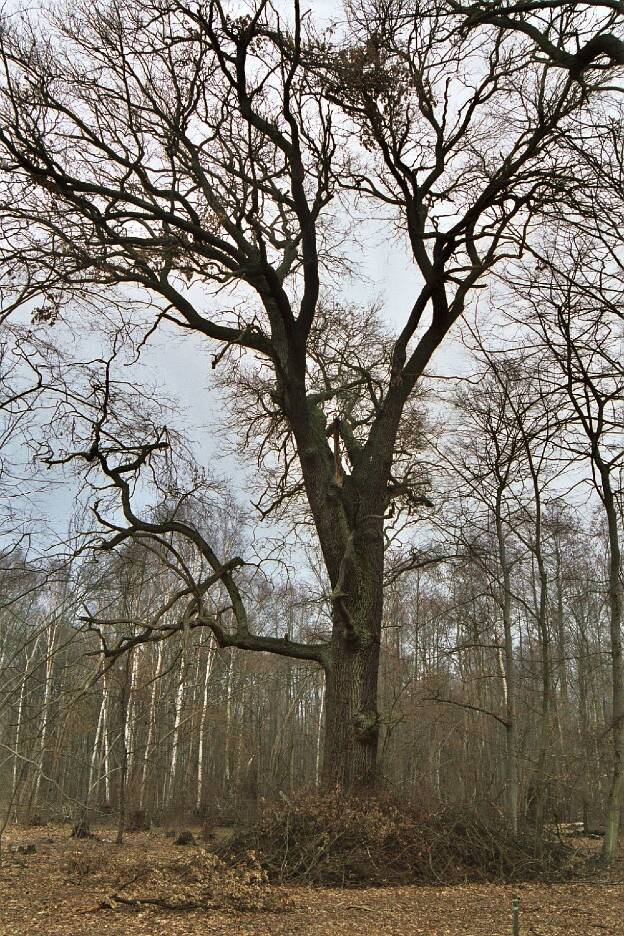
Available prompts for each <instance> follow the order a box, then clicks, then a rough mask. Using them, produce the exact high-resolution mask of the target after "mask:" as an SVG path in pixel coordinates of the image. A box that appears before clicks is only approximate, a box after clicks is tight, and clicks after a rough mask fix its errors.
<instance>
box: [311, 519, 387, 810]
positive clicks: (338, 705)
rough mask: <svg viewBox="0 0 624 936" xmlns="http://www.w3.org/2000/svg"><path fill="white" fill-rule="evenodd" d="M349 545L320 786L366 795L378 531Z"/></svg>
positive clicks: (375, 667) (336, 615)
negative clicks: (350, 550)
mask: <svg viewBox="0 0 624 936" xmlns="http://www.w3.org/2000/svg"><path fill="white" fill-rule="evenodd" d="M370 526H371V527H373V529H372V531H371V532H372V534H373V535H372V536H370V535H369V536H366V537H365V536H361V537H360V540H361V541H360V542H359V543H356V542H354V543H353V547H352V556H351V559H350V565H351V572H350V574H345V576H344V584H343V583H342V582H341V583H339V585H338V587H335V588H334V612H333V632H332V640H331V653H330V655H329V660H328V663H327V665H326V690H325V750H324V757H323V776H322V785H323V787H325V788H326V789H329V788H336V787H339V788H340V789H341V790H342V791H343V792H350V791H353V790H371V789H373V788H374V787H375V785H376V781H377V749H378V741H379V715H378V712H377V683H378V675H379V648H380V639H381V619H382V609H383V539H382V536H381V526H379V527H378V526H377V524H370Z"/></svg>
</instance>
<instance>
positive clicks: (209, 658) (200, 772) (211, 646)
mask: <svg viewBox="0 0 624 936" xmlns="http://www.w3.org/2000/svg"><path fill="white" fill-rule="evenodd" d="M214 656H215V643H214V640H213V639H212V636H210V635H209V636H208V652H207V655H206V668H205V670H204V687H203V693H202V704H201V714H200V717H199V743H198V747H197V792H196V796H195V808H196V810H197V812H200V810H201V808H202V805H203V797H204V734H205V731H206V715H207V712H208V686H209V683H210V674H211V673H212V664H213V662H214Z"/></svg>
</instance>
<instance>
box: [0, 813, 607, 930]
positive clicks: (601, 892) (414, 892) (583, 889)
mask: <svg viewBox="0 0 624 936" xmlns="http://www.w3.org/2000/svg"><path fill="white" fill-rule="evenodd" d="M46 838H51V839H52V841H45V839H46ZM9 841H14V842H18V843H19V842H20V841H34V842H35V843H36V845H37V851H36V854H32V855H13V856H9V857H8V858H6V860H5V862H4V863H3V866H2V867H1V868H0V936H100V934H102V936H105V934H106V936H126V934H127V936H133V934H137V936H138V934H153V936H161V934H162V936H164V934H168V936H186V934H188V936H200V934H201V936H221V934H223V936H226V934H227V936H286V934H302V936H303V934H305V936H333V934H335V936H340V934H345V936H346V934H349V936H375V934H377V933H379V934H384V936H511V901H512V897H513V896H514V895H515V894H517V895H518V896H519V897H520V900H521V906H522V915H521V936H624V884H622V883H620V882H619V881H618V880H615V879H614V880H612V881H593V882H591V883H589V882H578V883H576V882H572V883H566V884H557V885H544V884H524V885H520V886H517V887H510V886H500V885H485V884H467V885H461V886H454V887H422V886H419V887H396V888H380V889H367V890H340V889H323V890H321V889H310V888H293V887H289V888H283V889H278V892H279V894H280V895H285V896H287V897H288V901H287V902H288V903H289V904H290V906H289V907H288V908H287V909H284V910H283V911H280V912H266V911H261V912H255V913H240V912H235V911H231V912H223V911H201V912H198V911H192V912H189V911H186V912H171V911H162V910H154V909H140V910H137V909H131V908H126V907H116V908H114V909H100V904H101V902H102V900H104V899H105V898H106V896H107V895H109V894H112V893H115V890H116V888H118V886H119V884H120V882H122V881H124V879H127V873H128V869H129V868H131V867H132V863H133V862H136V861H137V860H143V861H149V860H151V859H153V856H154V855H158V856H159V858H160V859H163V858H164V859H165V860H168V858H169V857H170V856H175V855H179V853H180V850H179V849H177V850H176V849H175V848H174V846H173V845H172V844H171V841H170V840H167V839H164V838H162V837H161V838H158V837H154V836H151V837H150V836H146V835H143V836H131V837H129V840H128V844H127V845H124V846H122V847H121V848H120V847H117V846H114V845H113V844H112V843H110V842H107V841H101V842H97V843H92V842H85V843H82V842H79V843H76V842H72V841H70V840H68V838H67V829H64V830H62V831H60V830H54V832H52V833H51V835H50V836H48V833H47V830H42V831H39V830H38V832H37V834H34V833H32V832H31V833H30V834H28V833H20V834H14V835H12V836H11V837H10V839H9ZM280 899H281V898H280Z"/></svg>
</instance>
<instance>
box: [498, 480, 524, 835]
mask: <svg viewBox="0 0 624 936" xmlns="http://www.w3.org/2000/svg"><path fill="white" fill-rule="evenodd" d="M501 498H502V492H500V491H499V494H498V496H497V501H496V518H495V519H496V537H497V541H498V558H499V562H500V568H501V577H502V582H501V608H502V613H503V631H504V640H505V677H506V678H505V690H506V691H505V722H506V726H505V747H506V757H505V802H506V808H507V818H508V821H509V827H510V829H511V831H512V834H513V835H517V833H518V803H519V798H520V793H519V778H518V738H517V731H518V728H517V724H516V679H515V660H514V648H513V633H512V621H511V581H510V572H509V562H508V560H507V543H506V541H505V531H504V529H503V520H502V504H501Z"/></svg>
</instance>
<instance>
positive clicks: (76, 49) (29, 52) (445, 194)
mask: <svg viewBox="0 0 624 936" xmlns="http://www.w3.org/2000/svg"><path fill="white" fill-rule="evenodd" d="M491 6H492V5H491V4H483V5H476V6H475V5H472V6H470V7H469V8H464V7H462V6H461V5H458V4H456V3H452V2H449V3H446V2H444V0H430V2H417V0H361V2H353V3H351V4H349V6H348V9H346V10H344V11H342V10H341V11H338V14H339V17H340V19H341V20H342V19H345V20H346V21H345V22H344V23H342V22H341V23H339V24H338V26H337V28H336V29H334V30H333V31H331V32H328V33H327V34H323V32H322V31H321V29H320V27H315V25H314V22H313V21H312V19H311V17H310V16H309V15H307V14H304V13H302V11H301V9H300V5H299V3H298V0H294V2H293V5H292V8H289V9H288V10H287V11H286V12H283V11H282V7H281V5H280V6H279V7H276V6H273V5H271V4H270V3H268V2H266V0H254V2H252V3H250V4H249V6H248V8H247V9H246V11H245V12H244V14H243V15H241V10H240V7H239V6H238V5H236V4H232V5H231V6H229V5H227V4H226V3H225V2H222V0H202V2H199V3H186V2H185V0H129V2H128V3H126V4H124V5H123V6H122V5H118V4H116V3H114V2H113V3H106V2H102V0H95V2H90V3H82V4H80V5H78V6H76V5H72V7H71V8H70V7H66V8H60V9H59V8H55V9H54V10H51V11H50V12H48V13H47V14H45V15H43V16H42V18H41V22H40V23H39V25H38V26H35V25H33V24H32V22H31V21H29V20H28V19H27V18H25V17H20V16H17V15H13V16H8V17H6V18H5V20H4V22H3V25H2V32H1V35H0V54H1V56H2V63H3V78H2V89H1V98H0V153H1V159H2V166H3V177H2V195H1V201H2V213H3V218H2V234H3V240H2V251H3V266H4V277H3V282H2V286H3V298H4V307H5V310H7V311H8V310H11V309H12V308H13V307H14V306H19V305H24V304H25V303H26V304H27V303H28V302H31V301H33V300H34V299H35V298H37V299H38V301H39V298H38V297H41V296H43V297H44V305H43V307H42V308H43V311H41V310H40V318H41V317H43V318H44V319H45V318H46V317H47V318H51V319H53V318H54V317H55V316H56V315H60V314H63V310H64V308H65V304H66V302H67V301H68V299H73V300H74V301H75V302H76V303H78V304H79V305H80V302H81V300H82V301H83V305H82V308H83V309H84V308H92V307H93V306H91V305H88V304H87V303H86V299H87V298H88V299H89V300H92V297H94V296H96V295H98V296H99V300H98V308H100V309H101V308H102V297H104V299H105V300H107V301H110V303H111V304H113V303H116V304H119V303H121V304H123V301H124V290H127V291H128V292H127V293H126V294H125V295H128V296H130V295H131V296H132V297H135V296H136V295H137V291H140V292H141V293H142V294H144V295H145V296H146V297H148V299H149V302H150V303H151V308H152V310H153V322H152V326H151V327H152V328H156V327H158V326H161V325H164V324H166V323H173V324H175V326H176V327H178V328H180V329H181V330H182V331H188V332H192V333H194V334H195V335H199V336H203V337H204V338H205V339H208V341H209V342H210V343H212V344H213V345H214V346H215V349H214V363H215V364H216V365H217V368H218V367H220V366H221V365H222V364H224V361H225V360H227V361H229V362H230V363H229V364H228V365H227V366H228V367H231V368H232V371H233V372H235V373H237V374H238V377H237V378H236V379H238V380H239V381H240V388H241V394H243V395H245V394H246V396H245V399H249V400H250V406H251V410H250V414H251V415H252V416H253V418H254V419H258V420H259V422H258V423H257V425H262V427H263V428H264V430H265V431H266V433H267V435H266V437H265V439H264V445H263V447H262V451H263V452H265V453H266V452H269V453H272V455H273V456H274V459H275V464H276V465H277V470H278V476H277V478H276V489H275V492H274V494H275V498H277V500H274V501H273V503H279V504H280V506H283V505H284V504H285V503H287V502H289V501H291V500H292V499H293V498H295V497H300V496H303V497H304V498H305V502H306V504H307V509H308V511H309V516H310V517H311V519H312V521H313V525H314V529H315V532H316V535H317V537H318V542H319V545H320V549H321V552H322V556H323V560H324V563H325V567H326V572H327V577H328V579H329V582H330V587H331V606H332V633H331V638H330V639H329V641H327V642H323V641H313V642H311V643H309V644H308V643H305V642H304V643H298V642H296V641H293V640H292V639H291V638H290V636H289V635H286V636H285V637H284V638H283V639H279V638H275V637H265V636H259V635H256V634H254V633H252V632H251V631H250V627H249V624H248V621H247V617H246V612H245V607H244V600H243V598H242V597H241V592H240V589H239V585H238V583H237V582H238V580H237V574H238V569H237V566H238V565H239V563H238V562H237V560H236V559H233V558H232V557H230V559H229V560H228V559H222V558H221V557H219V556H218V555H217V554H216V553H215V551H214V549H213V548H212V546H211V544H210V536H209V534H208V533H207V531H202V530H201V529H198V528H197V527H196V526H194V525H191V524H188V523H186V522H183V521H182V520H180V519H176V518H175V517H172V518H166V517H165V518H164V519H163V518H161V519H159V520H158V521H156V520H154V519H152V520H149V521H148V520H145V519H142V518H141V517H140V516H139V515H138V513H137V512H136V511H135V509H134V508H133V505H132V482H133V480H134V479H135V477H136V474H137V473H138V472H140V471H141V469H142V468H144V467H145V466H146V465H148V464H149V462H150V460H151V459H152V458H154V457H155V456H156V455H157V453H158V452H159V451H161V449H162V447H163V445H165V444H166V438H165V436H164V435H161V436H160V437H158V438H156V439H151V440H146V441H145V442H144V444H138V443H135V444H134V446H131V447H130V448H129V450H128V451H127V452H126V453H120V452H119V446H118V445H117V444H113V443H112V442H111V439H110V436H107V435H106V432H105V431H104V427H105V421H106V416H107V413H106V406H107V399H108V398H107V394H106V393H103V394H102V393H101V388H97V392H98V393H100V398H101V401H102V405H103V407H104V410H103V415H102V417H101V418H94V419H92V427H93V433H92V438H91V440H90V442H91V444H90V446H89V447H88V449H87V450H84V451H83V452H82V453H81V454H82V456H83V458H84V460H85V461H86V462H87V464H88V465H94V464H96V465H98V466H99V468H100V470H101V471H102V472H103V473H104V475H105V476H106V478H107V479H108V481H109V482H110V483H111V484H112V485H113V486H114V487H115V488H116V489H117V490H118V492H119V493H120V495H121V503H122V507H123V512H124V515H125V522H126V524H127V526H126V527H125V528H124V531H123V532H120V533H118V538H119V540H120V541H121V540H122V539H123V538H124V537H125V536H127V535H134V534H136V535H139V534H140V535H142V536H159V535H164V534H168V533H172V534H176V535H181V536H185V537H187V538H190V539H191V540H192V542H193V543H194V544H195V546H196V547H197V549H198V550H199V553H200V554H201V555H202V556H203V558H204V560H205V561H206V562H207V563H208V565H209V566H210V568H211V569H212V573H211V574H212V577H211V578H210V577H209V580H206V581H205V582H204V584H203V585H202V586H201V587H198V588H196V589H195V593H194V594H191V596H190V599H191V600H190V603H189V604H188V605H187V606H186V608H185V612H184V615H182V617H183V618H184V622H185V624H186V625H188V624H189V622H190V623H192V624H193V625H195V624H205V625H206V626H209V627H211V628H212V629H213V632H214V633H215V635H216V638H217V640H218V641H219V643H220V644H221V645H225V646H228V645H229V646H237V647H243V648H247V649H250V650H260V651H273V652H278V653H282V654H285V655H290V656H295V657H298V658H303V659H309V660H312V661H316V662H318V663H319V664H321V665H322V666H323V667H324V669H325V672H326V677H327V691H326V739H325V758H324V780H325V783H327V784H340V785H342V786H343V787H345V788H351V787H353V786H356V785H371V784H373V783H374V781H375V764H376V754H377V738H378V724H379V715H378V711H377V675H378V662H379V644H380V632H381V620H382V601H383V597H382V593H383V574H384V550H385V542H386V541H385V535H384V534H385V528H386V524H387V517H388V515H389V514H390V513H391V512H392V511H393V510H395V509H396V506H393V505H396V504H399V505H401V507H402V508H403V509H405V510H408V509H413V508H414V506H415V505H416V506H417V505H418V503H419V502H422V497H421V492H420V490H419V480H418V477H417V476H415V473H414V463H413V458H412V457H411V455H412V451H413V449H412V446H413V444H414V438H413V429H414V426H415V425H416V426H417V420H415V418H414V407H413V400H414V393H415V390H416V388H417V386H418V384H419V381H420V379H421V378H422V376H423V373H424V371H425V368H426V367H427V366H428V364H429V363H430V361H431V358H432V356H433V354H434V352H435V351H436V349H437V348H438V347H439V345H440V343H441V342H442V341H443V340H444V339H445V337H446V336H447V335H448V333H449V330H450V329H451V327H452V325H453V323H454V322H456V321H457V319H458V318H459V317H460V316H461V315H462V313H463V311H464V310H465V308H466V305H467V303H468V302H470V301H471V296H472V295H473V293H474V290H475V289H476V288H477V287H479V286H481V285H483V283H484V281H485V278H486V277H487V275H488V273H489V271H491V270H492V269H493V268H494V267H495V265H496V264H497V263H499V262H500V261H501V260H502V259H503V258H505V257H509V256H510V255H514V254H516V253H517V252H518V251H519V250H522V245H523V243H524V242H525V241H526V239H527V238H531V237H533V236H535V230H536V227H537V225H536V223H535V222H536V220H539V215H540V212H541V211H542V210H543V208H544V207H545V206H553V205H555V204H556V203H557V201H558V199H559V197H560V193H561V187H562V186H564V185H566V184H567V180H568V179H570V178H571V177H572V176H573V168H574V167H573V164H572V163H571V161H570V160H571V157H570V154H569V152H567V151H566V152H560V150H559V146H558V138H559V134H560V132H561V130H562V128H565V126H566V125H567V124H568V123H569V122H571V121H574V119H575V117H576V116H577V115H578V113H579V112H580V111H582V110H583V109H585V108H588V107H590V106H591V101H592V98H593V96H594V95H597V94H598V93H599V92H600V91H601V89H605V88H606V85H607V84H608V83H609V81H610V80H611V78H612V70H613V66H614V65H616V64H617V62H618V61H619V59H618V55H619V52H618V49H619V48H620V47H619V46H618V45H617V42H616V40H617V35H616V34H617V29H618V23H617V10H616V9H615V7H614V5H613V4H604V5H597V4H591V7H588V8H587V12H584V11H585V7H584V6H583V8H582V9H580V7H581V5H579V4H576V3H532V4H524V5H521V4H512V5H510V6H509V7H506V12H505V13H504V15H502V14H501V15H500V16H499V15H493V14H492V10H491ZM479 11H481V13H480V12H479ZM343 13H344V14H345V16H343ZM540 37H542V38H540ZM544 37H545V38H544ZM579 49H581V50H582V54H581V53H579V51H578V50H579ZM553 50H555V52H556V56H554V57H553V55H554V53H553ZM566 56H567V58H566ZM604 93H606V91H604ZM367 212H368V213H369V214H370V213H372V214H373V216H374V217H375V218H376V219H377V221H379V220H383V223H384V224H385V225H386V226H387V229H388V234H389V237H388V240H390V234H392V236H393V237H395V238H396V239H395V241H394V242H395V243H397V248H396V249H397V250H401V249H407V251H408V254H409V256H410V258H411V260H412V262H413V264H414V267H415V270H416V271H417V281H418V286H417V287H416V288H415V289H414V293H413V295H406V296H405V308H404V309H394V308H393V309H389V308H388V309H382V310H381V312H380V313H378V315H377V319H376V318H375V316H374V315H373V314H372V313H370V314H366V313H356V312H354V311H353V310H349V309H345V303H344V302H341V301H340V300H341V293H342V294H344V291H345V289H346V288H347V287H348V279H347V280H346V281H341V270H342V269H343V268H346V267H348V266H349V265H351V266H352V267H353V266H354V264H355V261H354V259H353V258H354V255H355V250H354V248H355V247H356V246H358V245H359V246H361V242H363V243H364V246H366V230H367V227H366V224H365V223H364V221H363V220H362V223H361V224H360V225H358V224H357V223H355V222H354V221H353V218H354V217H356V216H357V217H360V218H363V217H364V215H365V214H366V213H367ZM360 232H361V233H360ZM399 243H401V244H403V245H404V246H403V247H400V246H398V244H399ZM362 264H363V266H362V269H363V270H364V271H365V272H366V265H365V263H364V262H363V261H362ZM341 283H342V284H341ZM224 297H227V302H226V301H224ZM349 316H352V319H353V329H355V332H354V333H355V334H356V335H358V336H361V339H360V338H358V342H357V345H358V346H357V347H355V348H354V347H353V341H352V338H351V339H350V338H349V334H353V333H352V332H351V331H350V330H349V329H347V330H346V334H345V329H344V327H343V324H344V322H345V321H347V320H348V319H349ZM399 319H400V323H399V324H398V325H397V321H398V320H399ZM384 320H385V321H384ZM379 321H381V322H382V323H383V328H382V327H381V326H380V325H379ZM191 347H192V351H190V352H189V353H196V345H192V346H191ZM95 392H96V391H95V390H94V393H95ZM241 398H242V397H241ZM198 406H201V403H200V402H198ZM410 439H411V441H410ZM280 459H281V460H280ZM280 465H281V466H282V467H283V468H284V471H282V472H281V474H280V473H279V466H280ZM207 581H209V583H210V584H213V583H214V582H215V581H219V582H221V583H222V584H223V586H224V587H225V589H226V590H227V592H228V594H229V597H230V599H231V606H232V609H233V612H234V613H233V619H234V621H235V624H234V625H232V626H231V627H230V626H225V625H224V624H223V619H217V618H216V617H215V616H214V615H211V614H210V613H208V611H207V609H206V608H205V607H204V604H203V597H204V595H205V594H206V592H207V589H208V587H209V585H208V584H206V582H207ZM187 597H189V596H188V594H187ZM180 626H183V625H182V623H181V625H180ZM150 633H151V632H150V628H149V623H148V624H146V627H145V629H144V630H143V631H142V632H141V633H140V634H139V635H138V636H137V637H136V638H135V639H148V637H149V636H150ZM117 649H120V650H122V649H123V647H121V648H117ZM111 652H113V650H111Z"/></svg>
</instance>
